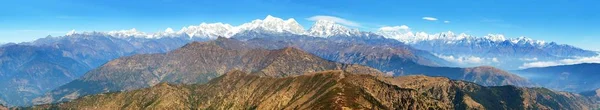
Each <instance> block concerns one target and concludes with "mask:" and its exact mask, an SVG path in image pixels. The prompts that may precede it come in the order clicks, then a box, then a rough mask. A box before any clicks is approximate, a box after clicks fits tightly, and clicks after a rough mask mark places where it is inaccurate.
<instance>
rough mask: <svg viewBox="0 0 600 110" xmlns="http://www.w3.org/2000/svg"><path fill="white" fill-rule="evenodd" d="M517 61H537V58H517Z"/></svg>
mask: <svg viewBox="0 0 600 110" xmlns="http://www.w3.org/2000/svg"><path fill="white" fill-rule="evenodd" d="M519 60H521V61H537V60H538V58H537V57H533V58H519Z"/></svg>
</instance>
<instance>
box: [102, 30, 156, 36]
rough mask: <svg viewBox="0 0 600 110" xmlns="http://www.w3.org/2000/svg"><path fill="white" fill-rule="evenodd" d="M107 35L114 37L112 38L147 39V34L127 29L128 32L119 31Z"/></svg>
mask: <svg viewBox="0 0 600 110" xmlns="http://www.w3.org/2000/svg"><path fill="white" fill-rule="evenodd" d="M107 34H108V35H111V36H114V37H142V38H147V37H149V35H148V34H146V33H144V32H141V31H138V30H137V29H135V28H132V29H129V30H120V31H110V32H108V33H107Z"/></svg>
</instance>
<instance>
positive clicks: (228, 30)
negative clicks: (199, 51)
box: [67, 15, 361, 39]
mask: <svg viewBox="0 0 600 110" xmlns="http://www.w3.org/2000/svg"><path fill="white" fill-rule="evenodd" d="M244 31H264V32H271V33H291V34H297V35H310V36H315V37H330V36H355V35H360V34H361V32H360V31H359V30H358V29H350V28H347V27H345V26H342V25H340V24H336V23H335V22H333V21H326V20H319V21H317V22H316V23H315V24H314V25H313V26H312V27H311V28H310V29H309V30H308V31H307V30H305V28H304V27H303V26H302V25H300V24H299V23H298V22H297V21H296V20H295V19H294V18H289V19H287V20H283V19H281V18H277V17H273V16H271V15H268V16H267V17H265V18H264V19H262V20H261V19H257V20H253V21H251V22H248V23H244V24H242V25H239V26H232V25H230V24H225V23H220V22H219V23H201V24H200V25H192V26H188V27H183V28H182V29H181V30H179V31H174V30H173V29H171V28H167V29H166V30H165V31H162V32H156V33H145V32H141V31H138V30H136V29H135V28H134V29H130V30H120V31H109V32H100V33H105V34H107V35H111V36H115V37H144V38H161V37H174V36H179V35H182V34H187V35H188V36H189V37H201V38H211V39H215V38H217V37H219V36H221V37H231V36H233V35H235V34H237V33H240V32H244ZM85 33H86V32H84V33H78V34H85ZM72 34H76V32H75V30H73V31H70V32H69V33H67V35H72Z"/></svg>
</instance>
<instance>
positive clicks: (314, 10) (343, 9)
mask: <svg viewBox="0 0 600 110" xmlns="http://www.w3.org/2000/svg"><path fill="white" fill-rule="evenodd" d="M598 3H600V2H597V1H593V0H589V1H586V0H570V1H567V0H497V1H493V0H469V1H463V0H435V1H434V0H410V1H408V0H389V1H388V0H379V1H372V0H368V1H367V0H364V1H353V0H315V1H309V0H235V1H233V0H213V1H198V0H144V1H141V0H3V1H0V10H1V11H0V42H23V41H31V40H34V39H36V38H40V37H45V36H47V35H53V36H60V35H64V34H65V33H67V32H68V31H70V30H72V29H75V30H77V31H79V32H80V31H110V30H122V29H131V28H136V29H138V30H141V31H144V32H155V31H160V30H164V29H165V28H167V27H171V28H173V29H175V30H179V29H180V28H181V27H184V26H189V25H198V24H200V23H202V22H208V23H210V22H223V23H229V24H232V25H239V24H242V23H245V22H249V21H251V20H254V19H263V18H264V17H265V16H266V15H273V16H276V17H280V18H284V19H287V18H295V19H296V20H297V21H298V22H300V23H301V24H302V25H303V26H304V27H305V28H309V27H310V26H311V25H312V23H313V22H312V21H309V20H307V18H310V17H312V16H316V15H326V16H335V17H339V18H342V19H345V20H348V21H352V22H355V23H357V24H359V25H358V26H355V28H360V29H361V30H364V31H374V30H376V29H377V28H379V27H381V26H397V25H408V26H409V27H410V28H411V30H413V31H424V32H428V33H438V32H444V31H453V32H455V33H461V32H465V33H467V34H472V35H475V36H483V35H486V34H488V33H498V34H504V35H506V36H507V37H519V36H526V37H530V38H533V39H538V40H546V41H556V42H559V43H563V44H571V45H575V46H578V47H582V48H585V49H591V50H600V43H596V41H600V27H599V26H598V25H600V21H599V20H600V14H598V13H600V8H599V7H598ZM423 17H433V18H437V19H438V20H437V21H428V20H424V19H422V18H423ZM444 21H449V22H450V23H444Z"/></svg>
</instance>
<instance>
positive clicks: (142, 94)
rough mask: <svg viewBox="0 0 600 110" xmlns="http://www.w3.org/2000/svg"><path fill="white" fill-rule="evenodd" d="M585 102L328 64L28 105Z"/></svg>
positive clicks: (579, 109) (570, 105)
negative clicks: (298, 71) (277, 74)
mask: <svg viewBox="0 0 600 110" xmlns="http://www.w3.org/2000/svg"><path fill="white" fill-rule="evenodd" d="M282 71H285V70H282ZM592 103H593V102H591V101H590V100H588V99H586V98H584V97H582V96H581V95H577V94H571V93H563V92H554V91H551V90H548V89H543V88H519V87H514V86H497V87H484V86H480V85H477V84H474V83H469V82H464V81H454V80H450V79H447V78H441V77H427V76H403V77H396V78H393V77H377V76H372V75H360V73H359V74H355V73H352V72H346V71H342V70H330V71H322V72H316V73H308V74H304V75H300V76H294V77H286V78H273V77H261V76H260V75H258V74H252V73H245V72H243V71H235V70H234V71H232V72H229V73H227V74H224V75H223V76H220V77H218V78H215V79H213V80H211V81H210V82H208V83H207V84H195V85H170V84H166V83H161V84H158V85H156V86H154V87H151V88H145V89H140V90H134V91H127V92H115V93H108V94H100V95H92V96H86V97H82V98H80V99H77V100H73V101H70V102H65V103H60V104H47V105H40V106H34V107H31V108H29V109H94V108H104V109H572V110H586V109H592V108H593V107H594V106H592ZM25 109H28V108H25Z"/></svg>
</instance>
